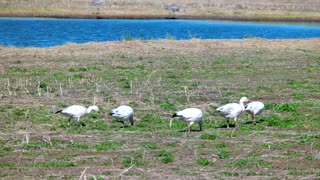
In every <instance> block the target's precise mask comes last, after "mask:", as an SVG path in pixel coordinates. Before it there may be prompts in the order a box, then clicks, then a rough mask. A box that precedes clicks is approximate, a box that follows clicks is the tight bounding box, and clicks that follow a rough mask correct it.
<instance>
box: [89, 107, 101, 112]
mask: <svg viewBox="0 0 320 180" xmlns="http://www.w3.org/2000/svg"><path fill="white" fill-rule="evenodd" d="M87 111H88V113H91V112H92V111H95V112H99V107H98V106H89V107H88V110H87Z"/></svg>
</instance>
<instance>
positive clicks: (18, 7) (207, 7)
mask: <svg viewBox="0 0 320 180" xmlns="http://www.w3.org/2000/svg"><path fill="white" fill-rule="evenodd" d="M90 2H91V0H50V1H49V0H31V1H25V0H2V1H1V2H0V16H31V17H61V18H63V17H65V18H68V17H69V18H70V17H74V18H97V17H99V18H165V17H169V14H168V12H167V11H166V10H164V7H165V6H166V5H168V4H172V3H174V4H176V5H178V6H179V7H180V8H181V11H180V12H177V13H176V14H175V17H177V18H193V19H231V20H232V19H235V20H282V21H319V19H320V2H319V1H315V0H303V1H296V0H278V1H256V0H227V1H226V0H218V1H217V0H208V1H198V0H175V1H171V0H170V1H169V0H162V1H156V0H106V1H105V3H104V4H103V6H102V7H101V8H100V14H99V15H97V14H95V13H96V12H97V11H96V9H95V8H94V7H92V6H91V5H90ZM170 17H171V15H170Z"/></svg>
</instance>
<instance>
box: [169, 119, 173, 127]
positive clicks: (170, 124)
mask: <svg viewBox="0 0 320 180" xmlns="http://www.w3.org/2000/svg"><path fill="white" fill-rule="evenodd" d="M172 120H173V118H171V120H170V123H169V127H170V128H171V126H172Z"/></svg>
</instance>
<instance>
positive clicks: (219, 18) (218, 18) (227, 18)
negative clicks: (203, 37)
mask: <svg viewBox="0 0 320 180" xmlns="http://www.w3.org/2000/svg"><path fill="white" fill-rule="evenodd" d="M0 18H54V19H145V20H148V19H185V20H213V21H214V20H216V21H247V22H301V23H319V22H320V19H314V18H259V17H238V16H237V17H235V16H201V15H177V16H175V17H168V16H162V15H154V16H153V15H122V16H121V15H95V14H92V15H79V14H78V15H32V14H24V15H21V14H0Z"/></svg>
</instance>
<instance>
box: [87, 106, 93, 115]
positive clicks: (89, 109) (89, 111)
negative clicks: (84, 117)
mask: <svg viewBox="0 0 320 180" xmlns="http://www.w3.org/2000/svg"><path fill="white" fill-rule="evenodd" d="M92 110H93V108H92V106H90V107H88V108H87V114H89V113H91V111H92Z"/></svg>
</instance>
